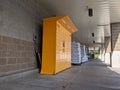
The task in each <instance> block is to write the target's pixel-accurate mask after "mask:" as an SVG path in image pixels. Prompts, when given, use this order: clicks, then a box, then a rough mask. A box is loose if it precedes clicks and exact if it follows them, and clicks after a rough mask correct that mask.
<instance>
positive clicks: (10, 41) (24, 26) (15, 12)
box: [0, 0, 49, 75]
mask: <svg viewBox="0 0 120 90" xmlns="http://www.w3.org/2000/svg"><path fill="white" fill-rule="evenodd" d="M37 1H39V0H0V75H4V74H9V73H13V72H19V71H22V70H28V69H32V68H35V67H36V61H35V57H34V50H33V33H34V32H37V31H38V30H39V25H40V24H41V23H42V18H44V17H48V16H49V15H48V13H47V11H46V10H45V9H44V8H43V7H42V6H41V5H40V4H38V3H37Z"/></svg>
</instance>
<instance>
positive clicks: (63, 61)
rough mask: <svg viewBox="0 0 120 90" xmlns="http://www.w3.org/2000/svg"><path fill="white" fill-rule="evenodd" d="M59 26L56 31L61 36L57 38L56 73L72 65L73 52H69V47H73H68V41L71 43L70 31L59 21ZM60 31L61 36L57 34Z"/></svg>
mask: <svg viewBox="0 0 120 90" xmlns="http://www.w3.org/2000/svg"><path fill="white" fill-rule="evenodd" d="M57 26H59V28H57V31H56V33H57V34H56V38H58V37H59V36H60V38H59V39H56V54H57V57H56V71H55V72H56V73H57V72H59V71H62V70H64V69H66V68H69V67H71V52H70V50H69V53H68V51H67V49H71V47H67V46H68V45H67V44H68V43H69V44H71V35H70V32H69V31H67V30H66V28H64V27H63V25H61V24H60V23H59V22H57ZM58 33H59V36H57V35H58Z"/></svg>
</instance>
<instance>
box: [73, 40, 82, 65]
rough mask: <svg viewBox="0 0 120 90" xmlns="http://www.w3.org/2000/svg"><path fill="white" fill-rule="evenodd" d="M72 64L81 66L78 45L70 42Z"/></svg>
mask: <svg viewBox="0 0 120 90" xmlns="http://www.w3.org/2000/svg"><path fill="white" fill-rule="evenodd" d="M72 64H81V48H80V43H78V42H77V43H76V42H75V41H74V42H72Z"/></svg>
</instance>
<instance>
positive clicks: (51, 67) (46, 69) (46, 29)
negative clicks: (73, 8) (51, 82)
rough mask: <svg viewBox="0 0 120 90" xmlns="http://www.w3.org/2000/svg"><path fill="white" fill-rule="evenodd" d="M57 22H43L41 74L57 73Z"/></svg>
mask: <svg viewBox="0 0 120 90" xmlns="http://www.w3.org/2000/svg"><path fill="white" fill-rule="evenodd" d="M55 36H56V22H52V21H51V22H44V23H43V48H42V70H41V74H54V73H55V58H56V55H55V53H56V38H55Z"/></svg>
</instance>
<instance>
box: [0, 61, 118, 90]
mask: <svg viewBox="0 0 120 90" xmlns="http://www.w3.org/2000/svg"><path fill="white" fill-rule="evenodd" d="M119 71H120V69H115V68H114V69H111V68H110V67H108V66H107V65H105V64H104V63H102V62H101V61H99V60H94V61H90V62H87V63H84V64H82V65H81V66H73V67H72V68H69V69H67V70H64V71H62V72H60V73H58V74H56V75H40V74H39V73H33V74H30V75H27V76H23V77H22V78H19V79H16V80H10V81H7V82H2V83H0V90H120V72H119Z"/></svg>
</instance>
